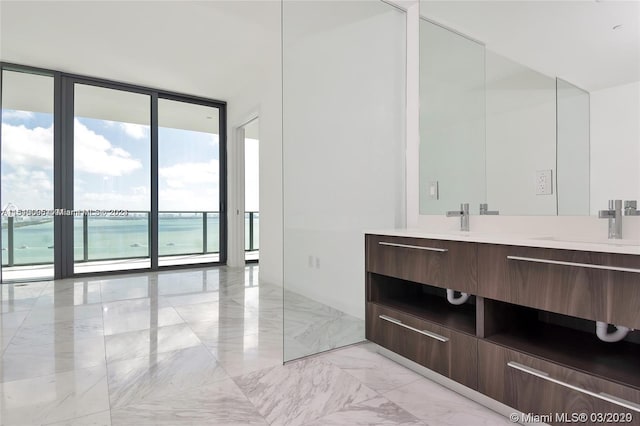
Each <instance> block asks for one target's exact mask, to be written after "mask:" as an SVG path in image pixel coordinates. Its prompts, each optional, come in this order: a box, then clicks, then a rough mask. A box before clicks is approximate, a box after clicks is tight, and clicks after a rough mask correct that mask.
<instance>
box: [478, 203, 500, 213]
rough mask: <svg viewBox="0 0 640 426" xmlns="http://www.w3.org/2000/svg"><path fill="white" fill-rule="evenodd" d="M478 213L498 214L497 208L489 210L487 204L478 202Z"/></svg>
mask: <svg viewBox="0 0 640 426" xmlns="http://www.w3.org/2000/svg"><path fill="white" fill-rule="evenodd" d="M480 214H481V215H497V214H500V212H499V211H498V210H489V204H487V203H480Z"/></svg>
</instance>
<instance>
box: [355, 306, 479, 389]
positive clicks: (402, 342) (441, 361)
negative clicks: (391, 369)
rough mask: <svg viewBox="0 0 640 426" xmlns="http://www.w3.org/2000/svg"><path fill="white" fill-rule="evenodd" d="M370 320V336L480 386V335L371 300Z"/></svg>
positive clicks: (393, 349) (454, 377)
mask: <svg viewBox="0 0 640 426" xmlns="http://www.w3.org/2000/svg"><path fill="white" fill-rule="evenodd" d="M366 324H367V325H366V337H367V339H368V340H370V341H372V342H374V343H377V344H379V345H380V346H383V347H385V348H387V349H389V350H391V351H393V352H395V353H397V354H399V355H402V356H403V357H405V358H408V359H410V360H411V361H414V362H416V363H418V364H420V365H423V366H424V367H427V368H429V369H430V370H433V371H435V372H437V373H440V374H442V375H443V376H446V377H449V378H451V379H452V380H455V381H457V382H459V383H462V384H463V385H465V386H468V387H470V388H472V389H477V386H478V385H477V338H475V337H473V336H468V335H465V334H463V333H458V332H456V331H453V330H450V329H448V328H446V327H442V326H439V325H436V324H433V323H430V322H428V321H424V320H422V319H420V318H417V317H414V316H412V315H408V314H405V313H402V312H401V311H397V310H395V309H391V308H387V307H385V306H382V305H378V304H376V303H371V302H369V303H367V320H366Z"/></svg>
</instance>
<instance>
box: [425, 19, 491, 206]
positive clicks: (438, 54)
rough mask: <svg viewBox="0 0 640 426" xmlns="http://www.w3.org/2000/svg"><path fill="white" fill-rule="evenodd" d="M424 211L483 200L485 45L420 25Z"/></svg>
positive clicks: (436, 26) (443, 30)
mask: <svg viewBox="0 0 640 426" xmlns="http://www.w3.org/2000/svg"><path fill="white" fill-rule="evenodd" d="M420 73H421V75H420V213H421V214H444V213H445V212H446V211H448V210H456V209H457V208H458V206H459V205H460V203H469V204H470V209H471V211H472V212H475V213H477V209H478V206H479V204H480V203H481V202H484V199H485V162H484V156H485V154H484V149H485V147H484V133H485V120H484V115H485V105H484V104H485V100H484V80H485V77H484V46H483V45H482V44H479V43H477V42H475V41H473V40H470V39H468V38H465V37H463V36H461V35H459V34H456V33H454V32H452V31H449V30H448V29H446V28H443V27H441V26H439V25H436V24H434V23H431V22H429V21H426V20H424V19H422V20H421V21H420Z"/></svg>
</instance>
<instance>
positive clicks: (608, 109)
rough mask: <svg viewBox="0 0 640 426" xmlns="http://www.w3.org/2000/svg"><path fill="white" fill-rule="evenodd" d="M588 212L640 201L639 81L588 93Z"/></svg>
mask: <svg viewBox="0 0 640 426" xmlns="http://www.w3.org/2000/svg"><path fill="white" fill-rule="evenodd" d="M591 173H592V176H595V177H596V178H595V179H592V180H591V214H597V211H598V210H602V209H606V208H607V202H608V200H613V199H621V200H638V201H640V82H635V83H631V84H625V85H622V86H616V87H612V88H609V89H603V90H598V91H595V92H592V93H591Z"/></svg>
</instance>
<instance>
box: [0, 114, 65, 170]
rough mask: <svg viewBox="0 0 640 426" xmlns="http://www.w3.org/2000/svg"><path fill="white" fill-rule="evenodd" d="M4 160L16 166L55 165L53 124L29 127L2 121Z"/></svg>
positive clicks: (46, 166)
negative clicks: (44, 126) (46, 126)
mask: <svg viewBox="0 0 640 426" xmlns="http://www.w3.org/2000/svg"><path fill="white" fill-rule="evenodd" d="M2 145H3V147H2V148H3V149H2V162H3V163H5V162H6V163H7V164H9V165H11V166H14V167H19V166H25V167H45V168H51V167H52V166H53V126H50V127H48V128H46V129H45V128H43V127H36V128H33V129H28V128H26V127H25V126H24V125H22V124H21V125H19V126H14V125H11V124H7V123H2Z"/></svg>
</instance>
